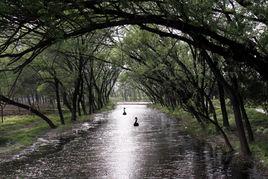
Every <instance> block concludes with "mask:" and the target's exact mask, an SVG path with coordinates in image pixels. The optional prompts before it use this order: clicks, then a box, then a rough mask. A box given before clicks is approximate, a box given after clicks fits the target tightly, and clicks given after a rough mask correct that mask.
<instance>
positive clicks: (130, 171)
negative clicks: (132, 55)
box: [0, 105, 262, 179]
mask: <svg viewBox="0 0 268 179" xmlns="http://www.w3.org/2000/svg"><path fill="white" fill-rule="evenodd" d="M123 107H126V113H127V115H122V111H123ZM135 117H138V119H139V124H140V126H139V127H134V126H133V123H134V118H135ZM178 125H179V123H178V122H177V120H174V119H171V118H168V117H166V115H164V114H162V113H160V112H157V111H155V110H152V109H149V108H147V107H146V106H145V105H125V106H124V105H118V106H117V108H116V109H115V110H114V111H113V112H111V113H101V114H98V115H96V120H95V122H93V123H86V124H85V125H83V126H82V128H87V129H88V131H87V132H86V133H85V134H83V135H81V136H80V137H78V138H76V139H75V140H73V141H71V142H69V143H68V144H65V145H64V146H63V147H62V148H61V150H60V151H57V152H54V153H50V154H48V155H47V154H46V155H44V156H42V157H40V156H39V157H38V158H28V159H27V160H23V161H20V163H18V162H17V163H15V165H13V164H14V163H13V164H12V165H5V166H0V176H3V178H5V176H7V177H14V176H19V177H37V178H45V177H48V178H62V177H67V178H88V177H92V178H116V179H117V178H151V177H155V178H198V179H199V178H262V177H261V176H258V175H256V174H250V175H248V174H247V175H245V174H243V173H241V172H240V171H235V170H233V169H232V168H229V167H228V166H224V165H223V164H222V162H221V161H222V154H221V152H220V151H214V150H212V148H211V147H209V146H208V145H206V144H204V143H202V142H200V141H198V140H196V139H193V138H192V137H190V136H189V135H187V134H184V133H182V132H180V131H179V130H178ZM0 178H1V177H0Z"/></svg>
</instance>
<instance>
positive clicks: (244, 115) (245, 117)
mask: <svg viewBox="0 0 268 179" xmlns="http://www.w3.org/2000/svg"><path fill="white" fill-rule="evenodd" d="M239 98H240V109H241V113H242V117H243V119H244V121H245V126H246V129H247V134H248V140H249V142H254V134H253V131H252V127H251V124H250V122H249V119H248V115H247V112H246V109H245V106H244V101H243V99H242V96H241V95H239Z"/></svg>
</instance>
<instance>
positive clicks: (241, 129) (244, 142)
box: [231, 94, 251, 156]
mask: <svg viewBox="0 0 268 179" xmlns="http://www.w3.org/2000/svg"><path fill="white" fill-rule="evenodd" d="M231 101H232V105H233V111H234V116H235V123H236V127H237V131H238V137H239V141H240V147H241V152H242V154H243V155H245V156H250V155H251V152H250V149H249V145H248V142H247V138H246V134H245V130H244V125H243V121H242V116H241V110H240V105H239V99H238V97H237V96H236V95H235V94H231Z"/></svg>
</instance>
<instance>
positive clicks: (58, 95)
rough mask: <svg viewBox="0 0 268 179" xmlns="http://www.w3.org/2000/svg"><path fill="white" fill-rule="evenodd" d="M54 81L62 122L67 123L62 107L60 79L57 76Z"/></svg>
mask: <svg viewBox="0 0 268 179" xmlns="http://www.w3.org/2000/svg"><path fill="white" fill-rule="evenodd" d="M54 83H55V92H56V101H57V108H58V113H59V117H60V122H61V124H63V125H64V124H65V121H64V117H63V113H62V109H61V104H60V89H59V80H58V79H57V78H54Z"/></svg>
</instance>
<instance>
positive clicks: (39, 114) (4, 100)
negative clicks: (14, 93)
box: [0, 95, 57, 129]
mask: <svg viewBox="0 0 268 179" xmlns="http://www.w3.org/2000/svg"><path fill="white" fill-rule="evenodd" d="M0 100H1V101H3V102H5V103H7V104H10V105H14V106H17V107H20V108H23V109H26V110H28V111H30V112H31V113H33V114H35V115H37V116H39V117H40V118H41V119H43V120H44V121H46V122H47V124H48V125H49V126H50V127H51V128H53V129H54V128H56V127H57V126H55V125H54V124H53V122H52V121H51V120H50V119H49V118H48V117H46V116H45V115H44V114H42V113H41V112H39V111H38V110H36V109H34V108H32V107H31V106H28V105H26V104H22V103H18V102H16V101H13V100H11V99H9V98H7V97H5V96H3V95H0Z"/></svg>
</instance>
